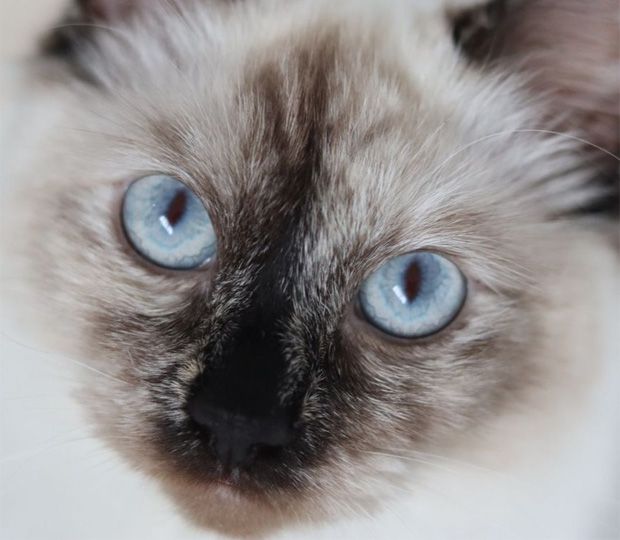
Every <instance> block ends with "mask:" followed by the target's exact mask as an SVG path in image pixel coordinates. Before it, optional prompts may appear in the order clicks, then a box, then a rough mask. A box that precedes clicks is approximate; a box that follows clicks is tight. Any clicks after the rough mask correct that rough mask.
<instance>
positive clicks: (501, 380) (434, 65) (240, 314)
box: [7, 0, 618, 538]
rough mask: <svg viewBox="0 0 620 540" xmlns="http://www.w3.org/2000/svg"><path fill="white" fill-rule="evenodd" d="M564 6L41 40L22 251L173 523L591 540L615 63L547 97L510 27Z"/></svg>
mask: <svg viewBox="0 0 620 540" xmlns="http://www.w3.org/2000/svg"><path fill="white" fill-rule="evenodd" d="M559 5H560V2H559V1H555V2H552V1H551V2H544V1H542V0H541V1H540V2H536V1H532V2H529V3H528V2H525V3H520V2H515V3H511V2H508V3H497V2H495V3H492V4H489V5H484V6H482V7H480V6H479V5H478V3H476V2H467V1H461V2H458V1H454V2H434V1H430V0H429V1H420V2H407V1H390V2H370V1H364V2H359V1H358V2H353V1H345V2H340V3H334V2H331V3H329V2H324V1H309V0H291V1H288V2H285V1H283V0H273V1H266V0H245V1H236V2H223V1H215V0H212V1H192V0H177V1H174V2H146V0H127V1H122V0H82V1H80V2H77V3H76V4H75V5H74V7H73V8H72V10H71V12H70V13H69V14H68V16H67V19H66V22H64V23H63V24H61V25H59V26H58V28H56V29H55V31H54V32H53V33H52V34H51V35H50V36H48V38H47V40H46V42H45V44H44V48H43V53H42V54H41V56H40V57H39V58H38V59H37V61H36V66H35V67H34V68H33V71H34V73H35V74H34V75H33V78H32V84H33V85H34V87H35V88H36V89H37V91H38V92H39V94H44V95H45V108H46V110H47V111H48V113H49V115H46V116H45V118H44V119H43V121H42V123H43V124H44V125H43V126H40V129H39V128H38V129H37V130H36V131H37V133H36V136H35V133H34V131H35V130H34V129H33V134H32V140H33V141H34V142H33V143H32V144H33V147H34V150H33V151H32V153H31V154H29V155H28V160H27V162H26V164H22V165H20V167H16V168H15V171H16V172H15V173H14V178H15V179H16V180H15V181H14V183H15V184H17V185H18V187H17V188H16V192H17V193H18V195H17V196H15V197H13V198H12V199H11V201H13V202H12V203H11V212H12V215H13V214H14V215H15V217H14V218H12V221H11V222H12V223H20V224H22V225H20V226H19V230H20V231H23V235H20V238H19V241H18V246H14V250H15V251H20V252H21V253H22V254H23V256H24V259H23V260H24V261H25V264H26V268H27V271H26V272H25V273H26V274H27V276H28V279H29V280H30V282H31V283H33V284H34V287H35V290H36V291H37V293H36V294H37V295H38V296H39V301H38V303H37V302H36V299H35V304H36V305H37V306H38V307H39V309H40V311H45V310H47V311H49V312H50V315H49V316H48V317H47V318H45V315H44V314H39V315H40V316H41V317H43V318H44V320H45V324H46V325H47V326H48V331H49V332H50V333H51V334H53V337H54V338H55V339H58V340H62V341H63V343H62V345H61V347H63V348H66V349H67V350H70V351H71V354H72V355H74V356H75V357H77V358H80V359H81V360H82V361H83V362H85V363H87V365H88V366H89V370H88V371H87V372H86V373H85V374H84V382H83V385H82V388H83V390H82V392H81V396H80V402H81V403H82V405H83V406H84V407H85V409H86V410H87V411H88V413H89V415H90V421H91V422H92V425H93V426H95V427H96V430H97V433H98V435H99V436H100V437H101V438H102V439H103V440H105V441H107V443H108V444H109V445H110V446H112V447H113V448H114V449H115V450H116V451H117V452H118V453H119V454H120V455H122V456H123V458H124V459H125V460H126V461H127V462H129V463H131V464H132V465H133V466H135V467H136V468H138V469H140V470H141V471H143V472H145V473H146V474H147V475H149V476H152V477H155V478H157V479H158V480H159V481H160V483H161V486H162V489H163V490H164V491H165V492H166V493H167V494H168V495H169V496H170V498H171V499H172V500H173V501H174V503H175V504H176V505H177V507H178V509H179V511H180V512H181V513H182V514H183V515H184V516H185V517H186V518H187V519H188V521H189V522H191V523H194V524H197V525H199V526H200V527H203V528H205V529H206V530H207V531H215V532H216V533H218V534H219V533H221V534H227V535H269V534H274V535H275V534H286V535H289V536H294V535H296V534H300V535H302V536H303V535H304V534H307V535H308V536H309V537H316V536H318V535H319V534H325V535H326V537H335V536H336V535H340V536H341V535H343V534H344V535H346V534H351V535H354V536H355V535H360V534H363V533H364V531H365V530H366V527H368V525H367V524H365V522H364V520H363V518H362V517H360V516H364V515H370V516H372V518H371V519H374V520H375V521H376V522H377V523H378V524H379V525H378V527H380V529H381V530H382V531H384V532H385V534H386V535H387V537H402V538H417V537H420V538H430V537H433V538H437V537H438V538H457V537H462V538H471V537H476V538H485V537H486V538H496V537H497V536H498V534H499V532H498V531H501V535H502V536H514V537H516V538H526V537H527V538H535V537H539V538H543V537H544V538H584V537H595V535H597V534H598V535H609V536H611V535H612V534H613V531H612V527H613V526H614V524H613V523H612V521H611V520H612V516H613V499H614V497H615V495H614V491H613V490H614V489H615V486H614V481H613V475H614V474H617V472H618V468H617V463H615V455H617V451H618V444H617V439H615V432H614V429H615V426H616V425H617V420H618V415H617V412H616V411H617V408H616V405H617V383H618V370H617V366H616V363H615V362H614V358H613V354H612V353H610V351H615V349H613V345H611V344H610V343H609V342H608V341H606V337H605V336H606V335H607V334H606V332H607V329H608V327H609V324H610V323H609V318H613V317H610V315H609V313H612V314H615V315H616V316H617V315H618V313H617V312H618V310H617V307H616V306H615V305H614V297H613V294H612V293H614V291H615V292H617V291H618V289H617V280H616V277H617V273H618V260H617V251H616V250H615V248H614V245H613V240H612V237H613V235H614V232H615V229H614V228H615V226H616V224H617V223H616V216H615V215H614V213H613V209H612V210H611V211H608V210H609V208H608V207H609V204H608V202H610V201H611V202H612V206H613V202H614V201H615V200H616V199H615V197H616V192H615V191H614V189H615V188H616V182H617V176H616V174H615V167H616V163H617V162H616V157H615V154H616V153H617V144H618V141H617V130H614V129H613V127H614V126H615V125H617V124H614V122H617V110H616V108H615V105H617V100H616V98H617V86H616V83H617V70H614V68H616V67H617V65H618V64H617V55H615V53H612V55H611V57H610V58H607V57H605V58H604V59H602V60H601V64H600V65H604V67H605V66H606V69H605V70H604V74H603V75H602V76H601V83H600V86H599V90H600V94H597V95H596V96H589V95H584V94H586V93H587V92H588V91H589V87H588V85H580V84H573V83H574V81H576V80H577V81H579V82H581V81H583V80H584V78H571V77H565V78H559V77H555V76H554V75H553V73H555V72H552V71H550V69H551V68H550V67H549V62H552V63H554V64H556V67H557V66H561V65H562V63H561V62H562V61H563V59H564V58H565V56H564V55H562V54H560V53H558V56H557V57H556V58H557V59H553V60H551V61H549V60H546V59H545V57H544V55H539V56H536V55H533V54H532V51H533V49H535V46H533V45H532V44H531V43H529V42H528V40H527V39H525V38H523V37H522V35H523V34H522V33H523V32H527V31H528V29H530V28H533V31H535V30H536V29H535V27H533V25H532V24H531V22H530V21H531V18H532V17H533V15H532V13H536V10H537V9H540V10H541V13H547V12H548V10H550V9H552V10H559V11H562V10H561V9H560V8H559ZM566 5H567V4H565V6H566ZM571 5H572V6H573V7H574V6H576V5H578V3H577V2H571ZM596 6H597V7H599V6H600V11H601V12H602V13H610V12H611V13H613V12H614V7H613V5H612V3H606V2H597V3H596ZM564 9H566V10H567V11H563V12H562V13H567V12H570V10H569V9H568V8H566V7H565V8H564ZM524 12H525V13H524ZM591 13H594V14H595V16H593V17H592V18H591V20H590V19H587V18H586V19H587V20H589V21H590V23H591V24H592V25H593V27H595V28H598V25H599V24H600V25H602V24H603V23H604V25H605V27H606V28H607V24H608V21H609V18H606V17H603V16H602V15H601V16H598V17H597V16H596V13H597V12H596V8H594V9H593V11H592V12H591ZM494 16H496V17H497V18H498V21H493V22H492V24H490V23H489V24H487V23H488V21H489V20H491V19H492V18H493V17H494ZM540 16H542V15H540ZM540 16H539V15H536V18H539V17H540ZM586 19H583V18H579V19H578V20H579V21H582V20H586ZM612 20H613V19H612ZM480 21H483V24H480ZM601 21H602V22H601ZM558 28H559V29H563V28H564V27H563V26H562V27H558ZM498 29H499V30H498ZM613 34H614V31H613V29H612V30H611V31H610V36H611V37H608V38H602V37H601V40H600V43H596V44H595V45H594V46H593V47H592V48H591V49H588V50H590V51H592V55H593V57H594V58H600V57H601V56H605V54H607V52H605V54H602V53H599V52H598V51H599V46H600V49H601V50H605V51H607V48H608V47H609V40H610V39H611V40H612V41H613ZM550 35H552V34H549V35H545V38H546V39H549V41H550V42H553V43H556V44H562V45H563V46H565V45H566V46H569V48H570V47H572V48H574V49H575V50H582V49H581V48H582V47H584V45H583V44H581V43H577V42H574V41H573V40H572V39H573V38H572V37H569V38H566V39H561V38H562V35H563V34H562V32H560V31H558V34H557V38H558V39H557V41H554V40H553V39H550ZM597 35H599V36H602V34H601V33H598V34H597ZM499 37H501V39H499ZM553 43H551V45H553ZM520 44H522V45H521V46H520ZM551 45H549V44H548V43H547V41H545V42H544V43H543V46H542V48H541V49H540V50H550V49H549V47H550V46H551ZM558 46H559V45H558ZM560 50H563V49H560ZM570 50H573V49H570ZM614 55H615V56H614ZM532 58H533V59H535V61H537V62H539V63H538V64H537V65H535V67H536V70H532V71H530V68H531V67H532V64H533V62H530V61H529V60H530V59H532ZM558 59H559V60H558ZM558 62H559V63H558ZM604 62H608V64H604ZM571 65H573V63H571ZM594 65H598V64H596V63H595V62H592V61H584V63H583V64H580V66H582V67H581V68H579V70H580V72H581V70H587V69H590V68H593V66H594ZM588 77H590V76H588ZM614 77H615V78H614ZM568 90H570V91H568ZM571 91H572V92H571ZM549 95H551V96H552V99H549ZM575 95H579V96H580V99H579V100H577V101H575V100H574V99H567V98H566V96H575ZM600 96H602V97H600ZM599 97H600V103H604V104H605V107H602V106H599V105H600V103H599V101H597V99H598V98H599ZM614 100H616V101H614ZM576 103H577V104H576ZM567 110H568V111H571V114H565V113H566V112H567ZM575 111H579V114H577V113H575V114H572V113H574V112H575ZM610 126H611V127H610ZM593 145H595V146H596V148H595V150H594V151H593V150H592V148H593ZM601 177H604V179H606V180H607V181H603V182H601V181H599V180H600V178H601ZM608 179H611V180H608ZM610 190H611V191H610ZM25 193H27V195H25ZM162 201H163V203H162ZM160 203H162V204H164V206H163V207H162V208H163V210H161V209H160V210H158V213H156V214H153V216H154V217H155V218H157V220H155V221H152V222H148V223H147V222H146V221H145V216H147V215H151V213H152V212H153V211H155V210H152V209H153V208H155V209H157V208H159V206H158V205H160ZM602 207H604V209H605V212H603V211H602V210H601V208H602ZM592 209H597V210H599V211H598V212H592V211H591V210H592ZM7 211H8V210H7ZM188 216H190V217H191V223H189V220H190V218H189V217H188ZM162 220H163V221H162ZM157 223H160V224H161V227H163V228H159V229H157V231H155V229H153V227H154V226H155V227H158V225H157ZM187 223H189V224H188V225H184V224H187ZM153 224H154V225H153ZM183 227H185V229H183ZM162 231H164V232H166V234H169V235H170V236H173V237H175V238H177V237H178V236H179V235H185V236H187V237H188V238H189V239H187V238H185V237H183V238H182V239H181V241H180V242H181V243H175V244H174V245H173V244H168V243H167V240H166V238H167V237H166V236H165V235H164V237H163V238H164V240H161V238H162V237H161V236H157V235H161V234H164V232H162ZM177 231H181V232H177ZM175 235H176V236H175ZM175 242H176V240H175ZM179 246H181V247H179ZM403 272H404V273H403ZM437 276H439V277H437ZM614 287H615V288H614ZM391 291H394V294H396V295H397V296H398V295H401V296H402V295H404V297H405V299H404V300H403V301H402V302H401V303H400V304H399V303H398V302H397V301H396V300H394V298H396V296H394V297H392V296H388V295H389V294H390V295H391V294H392V293H391ZM398 298H400V297H398ZM403 306H404V307H403ZM44 307H45V310H44V309H43V308H44ZM57 314H62V316H61V317H59V316H57ZM403 314H404V315H403ZM595 419H596V421H595ZM610 477H612V478H610ZM438 494H439V495H438ZM446 497H447V499H448V500H447V501H446ZM455 500H456V501H459V502H458V503H457V504H454V501H455ZM463 501H466V503H465V505H464V507H463V506H461V505H462V504H463ZM393 514H396V516H394V515H393ZM304 523H305V524H306V526H308V525H307V524H312V526H313V527H315V528H314V529H312V533H309V532H308V529H303V525H304ZM303 531H306V532H303ZM321 531H323V532H322V533H321ZM354 536H351V537H354Z"/></svg>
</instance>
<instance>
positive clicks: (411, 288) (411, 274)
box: [405, 262, 422, 302]
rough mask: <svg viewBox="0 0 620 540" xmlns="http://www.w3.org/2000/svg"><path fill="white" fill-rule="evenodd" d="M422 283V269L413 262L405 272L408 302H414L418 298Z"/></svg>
mask: <svg viewBox="0 0 620 540" xmlns="http://www.w3.org/2000/svg"><path fill="white" fill-rule="evenodd" d="M421 282H422V273H421V272H420V267H419V266H418V264H417V263H415V262H413V263H411V264H410V265H409V267H408V268H407V270H406V272H405V296H406V297H407V301H408V302H412V301H413V300H415V297H416V296H418V293H419V292H420V284H421Z"/></svg>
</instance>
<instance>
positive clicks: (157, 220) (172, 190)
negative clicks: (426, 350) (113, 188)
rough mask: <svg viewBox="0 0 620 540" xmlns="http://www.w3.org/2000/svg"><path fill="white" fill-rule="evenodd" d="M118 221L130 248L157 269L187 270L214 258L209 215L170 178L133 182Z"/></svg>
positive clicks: (146, 178)
mask: <svg viewBox="0 0 620 540" xmlns="http://www.w3.org/2000/svg"><path fill="white" fill-rule="evenodd" d="M121 219H122V222H123V229H124V231H125V234H126V236H127V239H128V240H129V242H130V243H131V245H132V246H133V248H134V249H135V250H136V251H137V252H138V253H139V254H140V255H142V256H143V257H144V258H146V259H148V260H149V261H151V262H152V263H154V264H156V265H158V266H162V267H164V268H172V269H176V270H188V269H191V268H196V267H198V266H200V265H202V264H204V263H206V262H207V261H209V260H210V259H212V258H213V256H214V255H215V252H216V238H215V231H214V229H213V224H212V223H211V218H210V217H209V214H208V213H207V211H206V209H205V207H204V206H203V204H202V203H201V202H200V200H199V199H198V197H196V195H194V193H193V192H192V191H191V190H190V189H188V188H187V187H186V186H185V184H183V183H182V182H179V181H178V180H176V179H175V178H172V177H170V176H166V175H161V174H158V175H151V176H145V177H144V178H140V179H138V180H136V181H134V182H133V183H132V184H131V185H130V186H129V187H128V188H127V191H126V192H125V196H124V198H123V205H122V210H121Z"/></svg>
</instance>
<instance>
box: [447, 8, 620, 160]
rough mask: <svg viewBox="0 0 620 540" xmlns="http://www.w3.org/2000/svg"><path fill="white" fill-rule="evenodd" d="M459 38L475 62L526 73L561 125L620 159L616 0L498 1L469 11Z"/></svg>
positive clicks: (458, 31) (619, 26)
mask: <svg viewBox="0 0 620 540" xmlns="http://www.w3.org/2000/svg"><path fill="white" fill-rule="evenodd" d="M455 39H456V41H457V43H458V44H459V45H460V47H461V48H462V49H463V51H464V53H465V54H466V55H467V56H468V57H469V58H470V59H472V60H473V61H474V62H478V63H480V64H481V65H483V66H484V65H500V66H502V67H504V69H506V68H507V69H508V70H509V71H510V70H514V71H520V72H524V73H525V75H526V78H527V80H528V81H529V85H530V88H531V89H532V91H533V92H535V93H536V94H538V95H540V96H541V97H542V98H543V99H546V102H547V104H548V107H549V111H550V116H552V117H553V119H555V121H556V122H557V125H559V126H560V127H561V128H562V129H567V130H573V131H577V132H581V133H582V134H583V136H584V138H587V139H588V141H589V142H591V143H592V144H595V145H597V146H600V147H602V148H603V149H604V150H606V151H608V152H611V153H615V154H617V153H618V151H619V149H620V10H618V5H617V2H616V0H591V1H588V2H584V1H583V0H495V1H493V2H491V3H490V4H487V5H486V6H484V7H483V8H481V9H474V10H468V11H466V12H464V13H461V14H460V15H459V16H458V17H457V18H456V23H455Z"/></svg>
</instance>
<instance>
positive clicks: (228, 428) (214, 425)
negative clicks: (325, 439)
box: [187, 391, 293, 467]
mask: <svg viewBox="0 0 620 540" xmlns="http://www.w3.org/2000/svg"><path fill="white" fill-rule="evenodd" d="M187 411H188V414H189V416H190V418H191V419H192V420H193V421H194V422H195V423H196V424H198V425H199V426H200V427H201V429H203V430H204V431H206V432H207V434H208V435H209V436H210V440H211V447H212V449H213V451H214V452H215V454H216V457H217V458H218V460H219V461H220V462H222V463H223V464H225V465H227V466H231V467H235V466H245V465H248V464H249V463H251V462H252V461H254V460H255V459H263V458H267V459H268V458H269V457H273V456H274V455H275V454H277V453H278V451H279V450H281V449H282V448H283V447H284V446H286V445H288V444H289V443H290V442H291V441H292V439H293V427H292V419H291V415H290V411H288V410H287V409H283V408H280V409H276V410H272V411H271V414H268V415H263V416H254V415H248V414H243V413H240V412H238V411H234V412H232V411H229V410H226V409H223V408H221V407H217V406H215V405H213V404H212V403H210V402H209V400H208V399H207V396H206V394H205V392H204V391H199V392H197V393H195V394H194V395H193V396H192V397H191V398H190V400H189V401H188V404H187Z"/></svg>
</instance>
